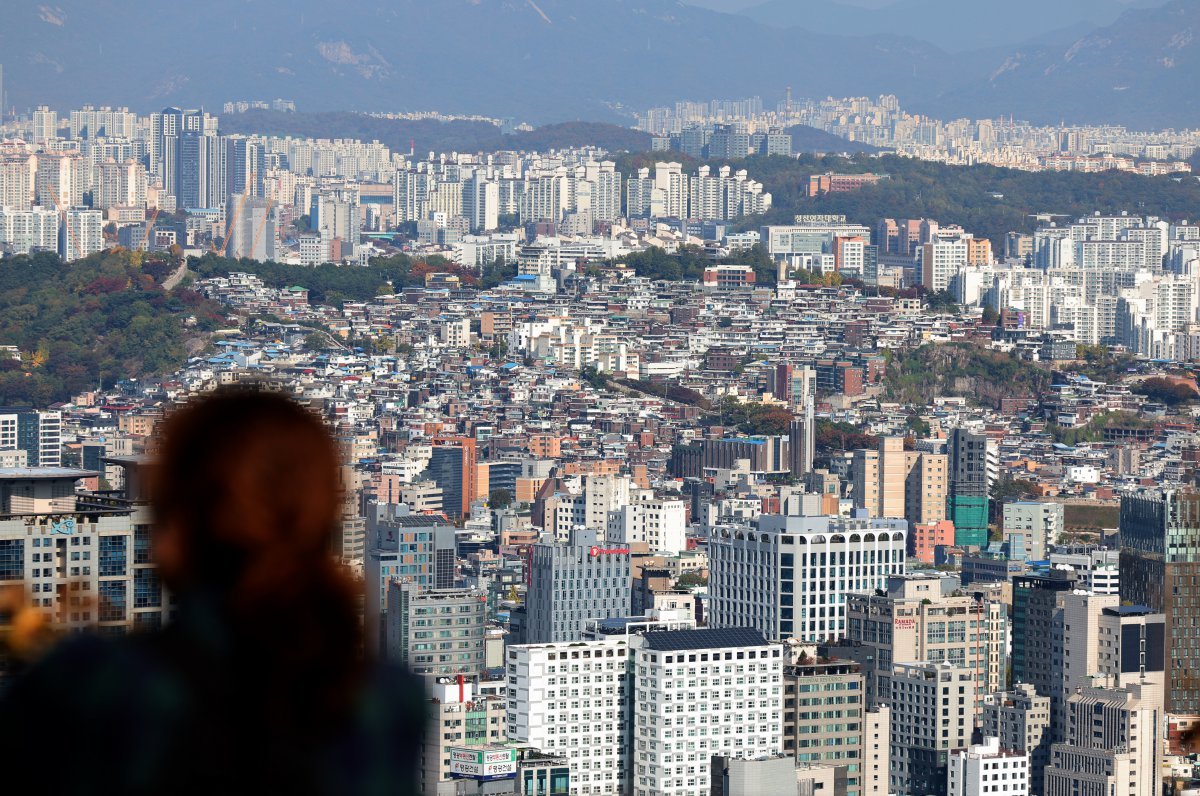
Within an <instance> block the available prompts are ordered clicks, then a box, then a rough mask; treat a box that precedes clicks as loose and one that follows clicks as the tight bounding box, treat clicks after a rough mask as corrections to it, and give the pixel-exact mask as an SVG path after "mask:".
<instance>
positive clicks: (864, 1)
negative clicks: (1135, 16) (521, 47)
mask: <svg viewBox="0 0 1200 796" xmlns="http://www.w3.org/2000/svg"><path fill="white" fill-rule="evenodd" d="M800 1H801V0H797V2H800ZM683 2H684V3H686V4H687V5H691V6H702V7H703V8H711V9H713V10H714V11H728V12H737V11H743V10H745V9H747V8H750V7H752V6H756V5H762V3H763V0H683ZM839 2H840V4H841V5H847V6H859V7H861V8H881V7H883V6H887V5H891V4H892V3H895V2H898V0H839ZM1045 2H1046V4H1047V5H1050V6H1053V5H1055V4H1057V3H1061V2H1063V0H1045ZM1118 2H1120V3H1123V4H1125V5H1136V6H1159V5H1162V4H1163V3H1164V2H1165V0H1118ZM963 10H964V11H967V12H969V10H970V3H969V2H967V3H965V4H964V9H963Z"/></svg>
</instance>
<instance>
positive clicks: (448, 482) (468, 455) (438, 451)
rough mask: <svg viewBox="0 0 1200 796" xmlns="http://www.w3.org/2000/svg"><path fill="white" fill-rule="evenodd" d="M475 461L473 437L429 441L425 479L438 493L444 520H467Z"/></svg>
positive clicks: (473, 480)
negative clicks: (461, 518) (440, 497)
mask: <svg viewBox="0 0 1200 796" xmlns="http://www.w3.org/2000/svg"><path fill="white" fill-rule="evenodd" d="M475 460H476V456H475V439H474V438H473V437H435V438H434V439H433V453H432V454H431V455H430V457H429V467H428V468H427V469H426V471H425V475H426V477H427V478H429V479H432V480H433V482H434V483H435V484H437V485H438V487H439V488H440V489H441V490H442V506H443V508H444V509H445V511H446V514H447V516H450V517H469V516H471V502H472V501H474V500H475V497H476V494H475V492H476V489H475V487H476V485H475V471H476V464H475Z"/></svg>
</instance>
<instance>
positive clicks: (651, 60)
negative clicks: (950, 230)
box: [0, 0, 1200, 127]
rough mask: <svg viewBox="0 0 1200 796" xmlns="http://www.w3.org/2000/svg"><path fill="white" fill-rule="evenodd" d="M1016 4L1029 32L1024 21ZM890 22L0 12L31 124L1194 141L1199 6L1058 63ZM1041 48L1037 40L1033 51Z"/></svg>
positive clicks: (668, 4)
mask: <svg viewBox="0 0 1200 796" xmlns="http://www.w3.org/2000/svg"><path fill="white" fill-rule="evenodd" d="M903 1H904V2H917V0H903ZM1070 1H1071V2H1073V3H1075V2H1079V3H1082V2H1084V0H1070ZM1091 1H1092V2H1095V3H1097V4H1100V5H1112V4H1113V3H1114V2H1116V0H1091ZM822 2H824V0H822ZM921 2H925V3H936V4H945V3H951V5H953V4H954V0H921ZM1014 2H1017V3H1018V4H1019V5H1021V8H1022V11H1021V14H1024V13H1026V12H1027V11H1028V9H1025V8H1024V6H1026V5H1029V6H1030V7H1032V3H1031V2H1030V0H1014ZM995 5H996V6H997V7H1000V6H1001V4H999V3H996V4H995ZM1005 7H1006V8H1007V4H1005ZM760 10H761V9H760ZM885 11H886V9H882V10H879V11H861V10H860V11H858V12H856V14H857V16H856V17H855V18H856V19H857V20H858V23H857V24H852V25H847V26H845V27H840V28H838V29H839V30H844V31H846V32H847V33H854V34H856V35H837V34H834V33H829V32H813V31H809V30H798V29H785V28H780V27H776V26H773V25H768V24H764V23H763V22H760V21H756V20H754V19H750V18H749V17H746V16H741V15H730V14H721V13H717V12H714V11H709V10H706V9H703V8H696V7H693V6H686V5H682V4H680V3H679V2H676V1H675V0H536V2H534V1H533V0H436V1H431V0H388V2H384V0H342V2H339V3H327V2H316V1H315V0H287V2H285V1H284V0H209V1H208V2H206V3H205V4H204V7H203V9H202V10H199V9H198V7H194V6H183V5H180V4H162V3H158V2H152V0H50V2H49V3H48V4H46V5H32V4H27V3H11V2H10V3H3V4H0V59H2V62H3V64H4V67H5V81H6V84H7V85H6V88H7V91H8V95H9V98H10V102H11V103H12V104H15V105H16V106H18V107H19V108H22V109H24V108H28V107H31V106H33V105H35V104H41V103H47V104H50V105H53V106H55V107H58V108H60V109H66V108H69V107H74V106H78V105H80V104H82V103H84V102H92V103H96V104H101V103H103V104H120V105H130V106H132V107H134V108H135V109H137V110H139V111H148V110H152V109H156V108H160V107H164V106H169V105H181V106H187V107H197V106H207V107H209V108H215V109H217V110H219V108H220V104H221V103H222V102H223V101H225V100H232V99H272V98H274V97H285V98H289V99H294V100H296V102H297V104H298V106H299V107H300V108H302V109H304V110H309V111H343V110H360V111H367V110H423V109H437V110H441V111H444V112H460V113H483V114H488V115H492V116H498V117H508V118H514V119H516V120H518V121H529V122H531V123H535V124H544V123H548V122H560V121H568V120H579V119H587V120H597V121H612V122H620V123H626V124H628V122H629V121H630V120H631V118H632V112H633V111H635V110H641V109H644V108H646V107H650V106H652V105H655V104H660V103H667V102H671V101H674V100H676V99H682V98H692V99H711V98H714V97H716V98H733V97H739V96H747V95H752V94H759V95H762V96H763V97H765V98H768V100H769V101H771V102H773V101H775V100H776V99H778V98H781V97H782V95H783V92H784V89H785V87H787V86H789V85H790V86H791V87H792V92H793V96H796V97H805V96H808V97H824V96H830V95H832V96H855V95H872V96H874V95H878V94H884V93H894V94H896V95H898V96H899V97H900V98H901V101H902V103H903V104H904V106H905V107H906V108H910V109H912V110H915V111H920V112H923V113H930V114H934V115H938V116H941V117H943V118H953V117H956V116H959V115H964V114H971V115H978V116H997V115H1000V114H1005V115H1007V114H1008V113H1010V112H1011V113H1015V114H1016V115H1017V116H1020V117H1025V118H1030V119H1033V120H1036V121H1043V122H1050V121H1054V122H1057V121H1058V120H1059V119H1060V118H1066V119H1067V120H1081V121H1098V120H1105V121H1111V122H1117V123H1125V124H1129V125H1136V126H1138V127H1146V126H1164V125H1172V126H1176V127H1182V126H1189V125H1200V109H1198V108H1197V106H1196V101H1195V100H1194V99H1192V98H1191V97H1194V92H1193V91H1192V90H1191V89H1190V87H1189V88H1188V89H1187V90H1184V89H1183V88H1182V87H1183V86H1185V85H1187V83H1188V77H1194V76H1195V75H1196V74H1200V71H1197V63H1196V59H1197V56H1196V51H1197V47H1198V45H1197V44H1196V43H1194V35H1195V33H1200V18H1198V15H1200V3H1197V2H1196V0H1174V2H1172V3H1170V4H1168V5H1167V6H1164V7H1163V8H1160V9H1150V10H1145V11H1131V12H1126V13H1125V15H1124V16H1122V17H1121V18H1120V19H1119V20H1118V21H1117V22H1116V23H1114V24H1113V25H1112V26H1110V27H1107V28H1100V29H1097V30H1095V31H1092V32H1090V33H1088V34H1087V35H1086V36H1084V37H1083V38H1080V39H1078V40H1077V41H1075V42H1072V43H1071V44H1069V45H1061V44H1058V43H1056V42H1055V41H1054V37H1051V42H1050V43H1048V44H1046V43H1043V44H1035V45H1032V46H1028V47H1022V48H1021V49H1019V50H1012V51H1007V50H1006V51H1003V52H996V51H972V52H965V53H956V54H949V53H947V52H946V51H945V50H943V49H940V48H938V47H936V46H934V45H932V44H929V43H927V42H924V41H920V40H918V39H916V38H912V37H906V36H899V35H893V33H887V34H883V33H878V34H874V35H857V34H861V33H863V32H870V31H878V30H889V31H899V32H901V33H903V32H904V31H905V29H904V28H902V27H890V26H887V25H881V26H872V25H868V24H866V22H865V20H866V19H867V18H868V17H870V15H873V14H881V13H884V12H885ZM1014 16H1016V15H1014ZM1045 31H1046V28H1045V27H1044V26H1043V25H1042V23H1041V22H1038V23H1037V25H1036V26H1031V29H1030V33H1031V38H1032V34H1036V33H1043V32H1045ZM1081 86H1086V87H1088V88H1087V90H1086V91H1083V90H1081ZM1081 91H1082V93H1081ZM1088 92H1090V93H1088ZM1097 92H1099V93H1098V94H1097Z"/></svg>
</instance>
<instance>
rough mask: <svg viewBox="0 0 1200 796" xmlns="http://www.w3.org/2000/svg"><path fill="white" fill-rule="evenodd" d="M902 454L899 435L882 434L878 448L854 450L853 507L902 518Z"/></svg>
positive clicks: (903, 485) (872, 513)
mask: <svg viewBox="0 0 1200 796" xmlns="http://www.w3.org/2000/svg"><path fill="white" fill-rule="evenodd" d="M905 458H906V457H905V450H904V438H903V437H884V438H883V439H881V440H879V449H878V450H857V451H855V452H854V460H853V463H852V464H851V470H850V471H851V474H852V477H853V484H854V488H853V492H852V493H851V496H852V497H853V498H854V505H855V507H856V508H860V509H866V511H867V513H868V514H869V515H870V516H872V517H887V518H891V519H902V518H904V516H905V507H904V487H905V480H906V479H905V477H906V475H907V468H906V467H905V464H906V462H905Z"/></svg>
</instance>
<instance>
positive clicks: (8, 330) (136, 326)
mask: <svg viewBox="0 0 1200 796" xmlns="http://www.w3.org/2000/svg"><path fill="white" fill-rule="evenodd" d="M172 268H173V265H172V264H171V263H170V262H167V261H165V260H163V259H153V258H149V257H147V256H146V255H145V254H144V253H141V252H130V251H127V250H125V249H114V250H110V251H107V252H102V253H98V254H94V255H92V256H91V257H88V258H85V259H83V260H78V261H76V262H73V263H68V264H64V263H63V262H62V261H61V260H60V259H59V258H58V257H57V256H56V255H54V254H49V253H39V254H34V255H28V256H27V255H19V256H16V257H10V258H6V259H4V260H3V261H0V346H16V347H17V349H18V350H19V358H14V357H12V356H11V355H8V354H4V355H0V404H32V405H34V406H46V405H49V404H52V403H55V402H58V401H66V400H70V398H71V396H72V395H74V394H76V393H78V392H80V391H82V390H86V389H88V388H91V387H95V386H96V385H97V384H100V383H101V382H103V384H105V385H111V384H112V383H113V382H114V381H116V380H118V379H123V378H136V377H139V376H144V375H150V374H162V373H167V372H170V371H171V370H173V369H174V368H177V367H178V366H179V365H181V364H183V362H184V361H185V359H186V357H187V343H188V338H189V335H199V334H201V333H202V332H203V331H204V330H208V329H213V328H217V326H218V325H219V324H220V323H221V322H222V321H223V315H222V314H221V309H220V307H219V306H218V305H216V304H214V303H212V302H210V301H208V300H206V299H204V298H203V297H202V296H200V295H199V294H198V293H195V292H194V291H191V290H186V289H181V288H177V289H175V290H174V291H171V292H169V293H168V292H167V291H164V290H163V289H162V281H163V279H165V278H166V276H167V275H168V274H169V273H170V272H171V270H172ZM187 317H195V318H196V324H195V330H194V331H189V330H188V329H186V328H185V325H184V319H185V318H187Z"/></svg>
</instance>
